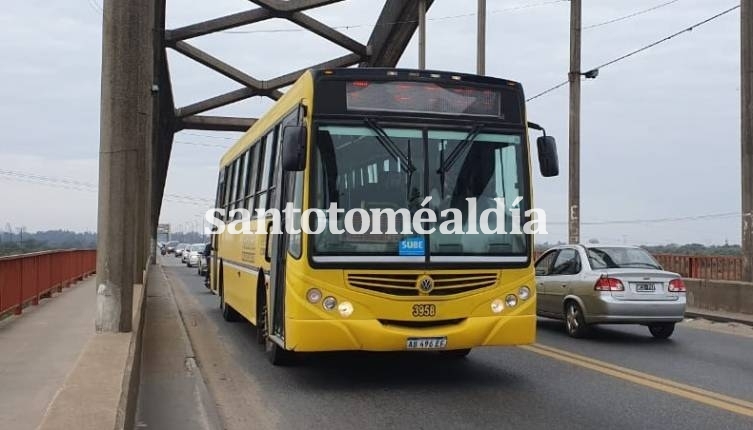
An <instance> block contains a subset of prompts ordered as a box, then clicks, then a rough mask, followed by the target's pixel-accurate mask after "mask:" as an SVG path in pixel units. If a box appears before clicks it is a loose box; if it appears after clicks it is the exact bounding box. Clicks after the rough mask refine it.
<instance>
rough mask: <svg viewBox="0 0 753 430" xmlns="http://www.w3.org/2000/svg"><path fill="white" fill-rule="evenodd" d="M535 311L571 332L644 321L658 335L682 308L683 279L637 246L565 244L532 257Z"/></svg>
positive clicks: (662, 336)
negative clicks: (539, 255)
mask: <svg viewBox="0 0 753 430" xmlns="http://www.w3.org/2000/svg"><path fill="white" fill-rule="evenodd" d="M536 286H537V291H538V301H537V313H538V315H540V316H545V317H550V318H557V319H564V320H565V325H566V327H567V332H568V334H570V336H572V337H583V336H584V335H585V334H587V332H588V328H589V326H590V325H592V324H642V325H646V326H648V329H649V331H650V332H651V334H652V335H653V336H654V337H656V338H660V339H666V338H668V337H670V336H671V335H672V333H673V332H674V329H675V323H677V322H680V321H682V319H683V316H684V314H685V291H686V290H685V284H684V283H683V281H682V278H680V275H678V274H677V273H672V272H667V271H664V270H663V269H662V268H661V266H660V265H659V263H657V262H656V260H654V258H653V257H652V256H651V254H649V253H648V252H647V251H646V250H644V249H642V248H639V247H635V246H605V245H565V246H558V247H555V248H552V249H550V250H548V251H547V252H546V253H544V254H543V255H542V256H541V257H540V258H539V259H538V260H537V261H536Z"/></svg>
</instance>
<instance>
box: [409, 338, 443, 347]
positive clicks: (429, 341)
mask: <svg viewBox="0 0 753 430" xmlns="http://www.w3.org/2000/svg"><path fill="white" fill-rule="evenodd" d="M407 348H408V349H445V348H447V338H446V337H411V338H408V344H407Z"/></svg>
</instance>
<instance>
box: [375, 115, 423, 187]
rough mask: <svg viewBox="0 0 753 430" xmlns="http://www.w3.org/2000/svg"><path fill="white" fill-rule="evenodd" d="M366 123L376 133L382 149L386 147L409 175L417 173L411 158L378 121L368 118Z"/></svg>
mask: <svg viewBox="0 0 753 430" xmlns="http://www.w3.org/2000/svg"><path fill="white" fill-rule="evenodd" d="M364 122H365V123H366V125H367V126H368V127H369V128H370V129H371V130H372V131H373V132H374V134H376V138H377V141H378V142H379V143H380V144H381V145H382V147H384V149H385V150H386V151H387V152H388V153H389V154H390V156H391V157H393V158H395V159H396V160H398V161H399V162H400V164H402V165H403V167H405V170H406V171H408V173H409V174H412V173H413V172H415V171H416V166H414V165H413V163H412V162H411V157H410V156H409V155H406V154H405V153H404V152H403V151H402V150H400V147H398V146H397V145H396V144H395V142H394V141H393V140H392V139H391V138H390V137H389V136H388V135H387V133H385V131H384V129H383V128H382V127H381V126H380V125H379V124H377V122H376V121H374V120H373V119H371V118H366V119H365V120H364ZM409 148H410V147H409Z"/></svg>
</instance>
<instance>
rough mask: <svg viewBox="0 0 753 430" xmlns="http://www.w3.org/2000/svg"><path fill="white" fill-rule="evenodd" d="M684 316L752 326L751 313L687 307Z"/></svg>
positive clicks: (752, 316) (752, 318) (752, 317)
mask: <svg viewBox="0 0 753 430" xmlns="http://www.w3.org/2000/svg"><path fill="white" fill-rule="evenodd" d="M685 316H686V317H690V318H703V319H707V320H709V321H716V322H735V323H740V324H747V325H751V326H753V315H749V314H740V313H734V312H725V311H710V310H706V309H698V308H691V307H689V308H687V310H686V311H685Z"/></svg>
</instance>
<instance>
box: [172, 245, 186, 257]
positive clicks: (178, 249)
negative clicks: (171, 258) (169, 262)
mask: <svg viewBox="0 0 753 430" xmlns="http://www.w3.org/2000/svg"><path fill="white" fill-rule="evenodd" d="M186 248H188V244H187V243H179V244H178V245H177V246H176V247H175V256H176V257H181V258H182V257H183V252H184V251H185V250H186Z"/></svg>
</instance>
